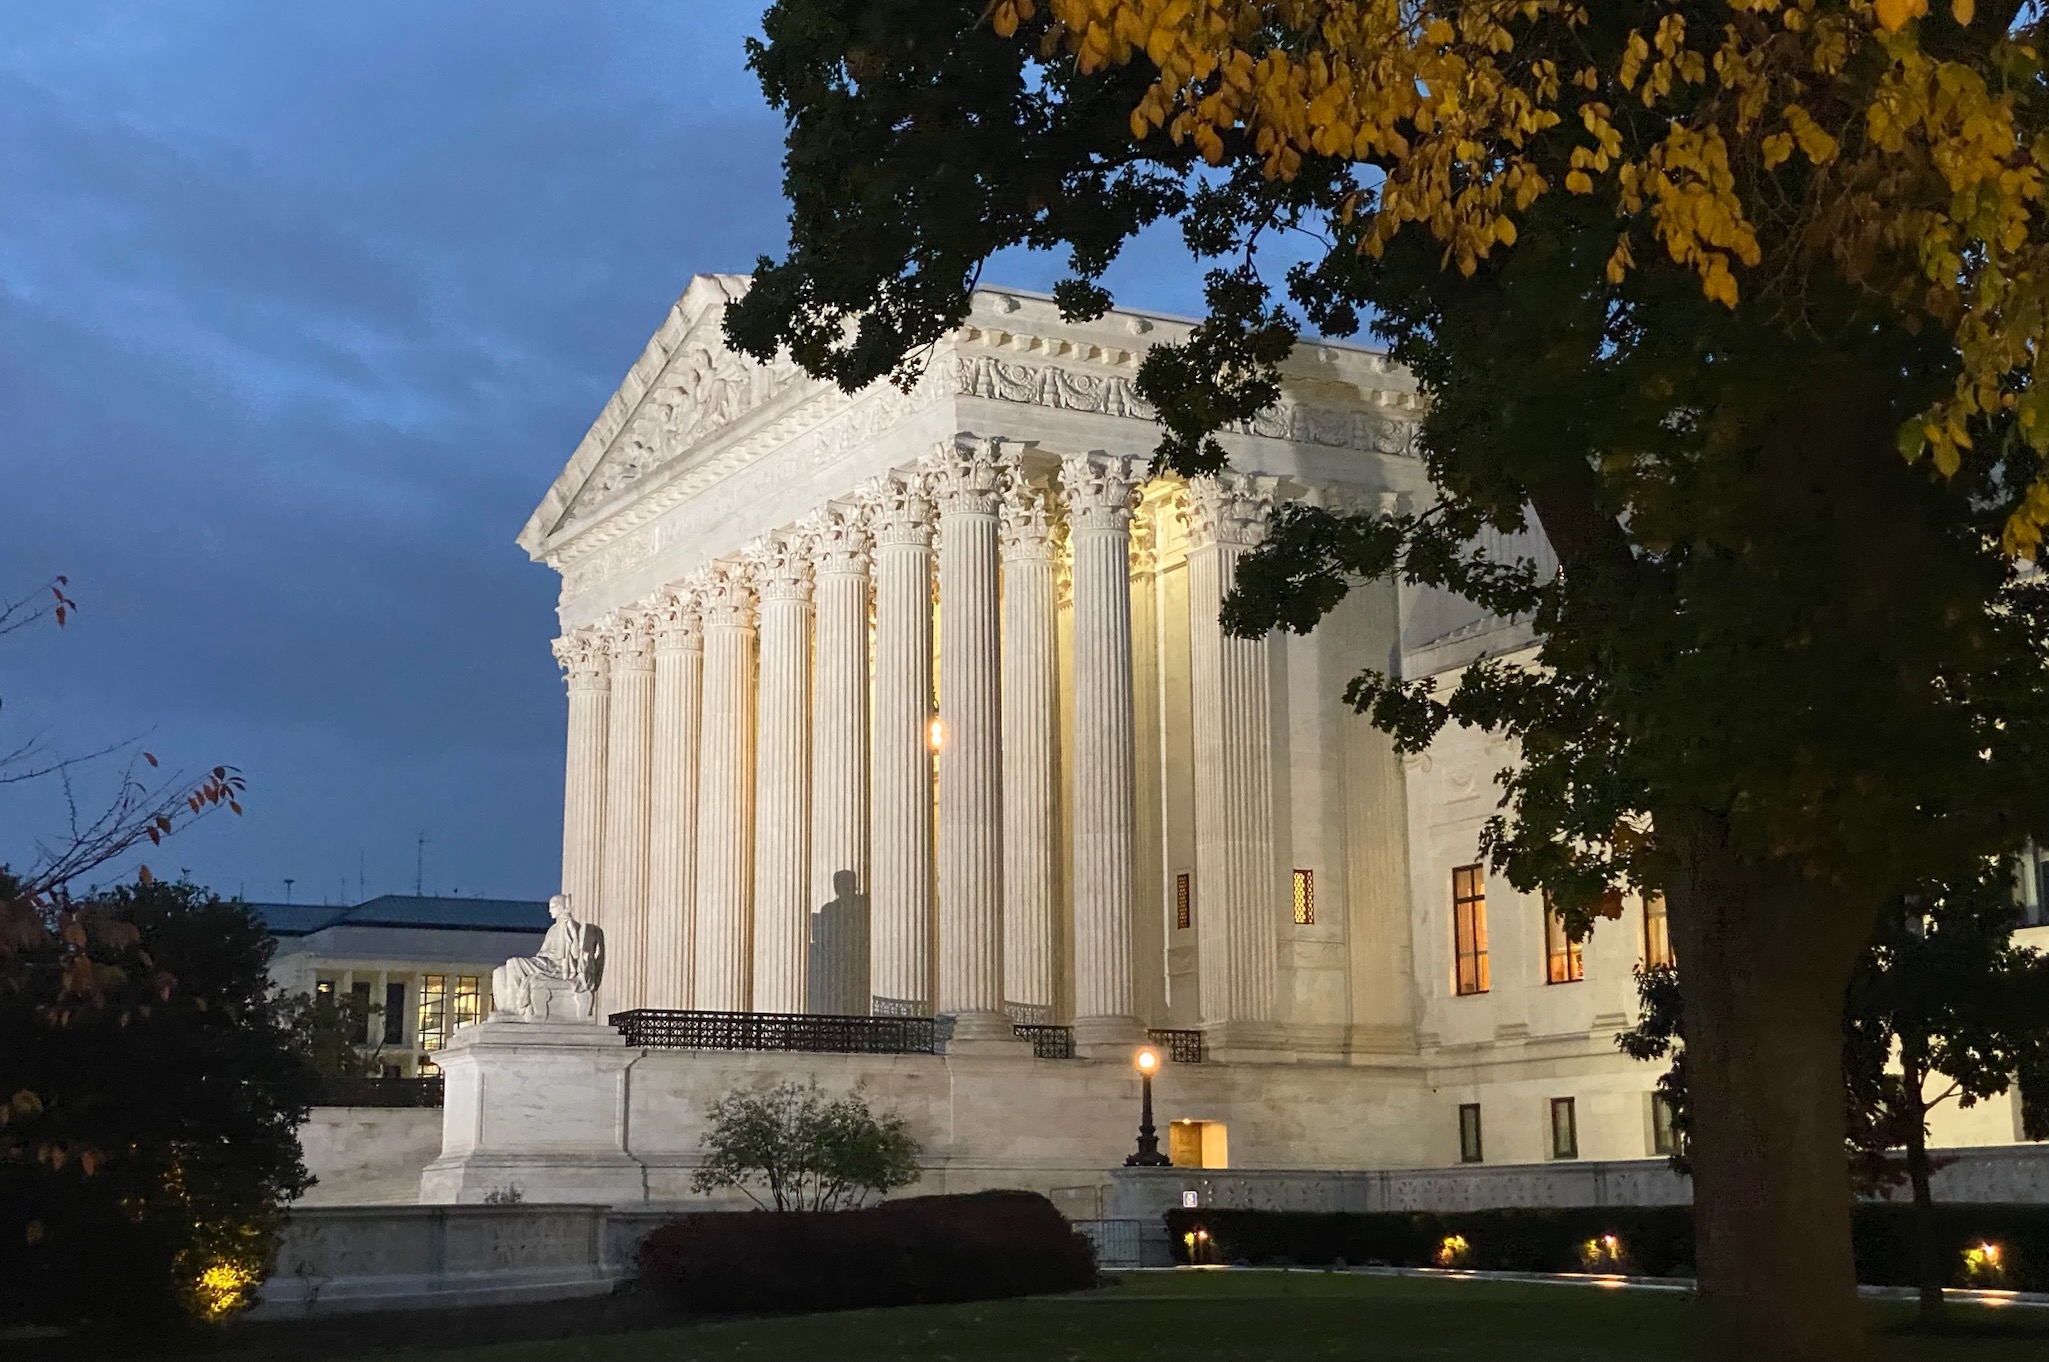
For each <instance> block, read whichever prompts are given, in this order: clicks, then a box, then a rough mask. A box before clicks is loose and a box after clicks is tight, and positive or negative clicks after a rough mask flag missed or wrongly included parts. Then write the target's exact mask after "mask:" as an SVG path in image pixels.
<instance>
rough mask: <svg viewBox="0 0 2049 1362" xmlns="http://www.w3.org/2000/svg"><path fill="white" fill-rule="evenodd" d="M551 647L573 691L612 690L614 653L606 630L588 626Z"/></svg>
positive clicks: (557, 640) (556, 641) (569, 634)
mask: <svg viewBox="0 0 2049 1362" xmlns="http://www.w3.org/2000/svg"><path fill="white" fill-rule="evenodd" d="M551 646H552V647H553V648H554V652H555V661H556V662H557V663H559V664H560V665H561V667H562V675H563V678H564V680H566V681H567V682H568V685H569V689H570V690H571V691H594V690H606V689H608V688H609V687H610V684H611V678H612V650H611V646H610V640H609V639H608V638H607V637H606V635H605V633H604V631H603V630H601V629H599V628H597V627H596V626H589V625H587V626H585V627H584V628H582V629H577V630H574V631H572V632H570V633H567V634H564V635H563V636H562V637H560V638H558V639H556V640H555V641H554V643H553V644H552V645H551Z"/></svg>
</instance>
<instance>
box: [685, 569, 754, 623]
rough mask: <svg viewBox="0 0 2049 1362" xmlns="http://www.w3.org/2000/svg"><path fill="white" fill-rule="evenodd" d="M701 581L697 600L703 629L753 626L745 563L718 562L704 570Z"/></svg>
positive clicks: (752, 601) (752, 604)
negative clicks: (700, 590)
mask: <svg viewBox="0 0 2049 1362" xmlns="http://www.w3.org/2000/svg"><path fill="white" fill-rule="evenodd" d="M703 580H704V585H703V587H702V594H701V595H700V596H699V597H698V600H699V601H700V603H701V605H702V607H703V616H704V627H705V628H707V629H710V628H721V629H752V628H753V627H754V584H753V582H752V581H751V580H749V577H748V573H747V566H746V564H744V563H741V562H737V561H735V560H732V559H721V560H719V561H718V562H716V563H713V564H712V565H711V566H710V567H708V568H706V569H705V572H704V579H703Z"/></svg>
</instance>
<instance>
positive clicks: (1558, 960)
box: [1544, 893, 1587, 984]
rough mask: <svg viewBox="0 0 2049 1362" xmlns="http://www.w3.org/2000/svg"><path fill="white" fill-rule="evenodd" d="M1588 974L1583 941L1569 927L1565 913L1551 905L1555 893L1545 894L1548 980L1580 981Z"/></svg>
mask: <svg viewBox="0 0 2049 1362" xmlns="http://www.w3.org/2000/svg"><path fill="white" fill-rule="evenodd" d="M1586 977H1587V966H1586V959H1585V955H1584V952H1583V943H1581V942H1578V941H1574V940H1573V939H1572V938H1571V937H1570V936H1569V935H1567V934H1566V931H1565V916H1564V914H1562V913H1559V912H1558V911H1557V910H1556V909H1554V908H1552V906H1551V896H1550V895H1549V894H1548V893H1547V894H1545V895H1544V982H1545V983H1547V984H1576V983H1578V982H1579V981H1580V980H1582V979H1584V978H1586Z"/></svg>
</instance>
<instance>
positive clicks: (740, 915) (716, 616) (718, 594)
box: [692, 563, 754, 1012]
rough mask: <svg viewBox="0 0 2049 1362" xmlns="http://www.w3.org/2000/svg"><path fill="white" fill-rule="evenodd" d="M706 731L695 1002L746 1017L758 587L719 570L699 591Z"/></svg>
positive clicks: (700, 779) (741, 573) (739, 571)
mask: <svg viewBox="0 0 2049 1362" xmlns="http://www.w3.org/2000/svg"><path fill="white" fill-rule="evenodd" d="M702 601H703V607H704V729H703V734H702V738H701V741H702V743H703V750H702V754H701V757H700V759H699V762H698V774H697V947H696V959H695V961H694V972H695V975H696V978H695V983H694V986H693V989H692V991H693V993H694V995H695V996H694V997H693V998H692V1002H693V1003H694V1004H695V1005H696V1006H697V1007H699V1008H702V1009H704V1010H707V1011H712V1012H745V1011H746V1010H747V1006H748V981H749V978H750V976H751V973H752V968H751V967H752V964H753V959H752V953H753V940H752V936H751V932H750V928H751V927H752V925H753V923H752V914H753V903H754V900H753V888H754V885H753V869H754V862H753V854H752V853H753V846H754V761H753V756H754V590H753V588H752V586H750V585H749V584H748V581H747V575H746V572H745V570H744V569H743V568H742V567H741V566H739V565H738V564H734V563H717V564H714V565H713V566H712V569H711V571H710V573H709V574H708V575H707V578H706V581H705V586H704V594H703V597H702Z"/></svg>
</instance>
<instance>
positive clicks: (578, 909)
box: [554, 628, 612, 922]
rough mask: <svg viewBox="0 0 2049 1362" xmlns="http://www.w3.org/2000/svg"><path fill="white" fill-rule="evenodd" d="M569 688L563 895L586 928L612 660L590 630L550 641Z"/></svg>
mask: <svg viewBox="0 0 2049 1362" xmlns="http://www.w3.org/2000/svg"><path fill="white" fill-rule="evenodd" d="M554 646H555V660H556V661H557V662H559V663H561V665H562V674H563V679H564V681H566V682H567V683H568V686H569V751H568V754H567V759H566V761H565V762H564V764H563V781H562V785H563V789H562V892H563V893H565V894H567V895H569V906H570V908H571V909H572V910H573V911H574V912H575V914H576V915H577V917H579V918H580V919H582V920H583V921H585V922H595V921H596V920H597V917H598V913H599V911H600V904H599V893H598V890H599V885H600V874H601V872H600V867H601V866H602V865H603V864H604V845H605V744H606V741H607V739H608V737H609V734H608V732H607V729H608V727H609V725H610V714H609V709H610V701H611V696H612V659H611V654H610V651H609V649H608V648H607V646H606V641H605V638H604V636H603V635H602V634H600V633H599V632H598V631H597V630H595V629H589V628H586V629H578V630H577V631H576V632H575V633H572V634H565V635H563V636H562V637H561V638H558V639H556V640H555V645H554Z"/></svg>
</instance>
